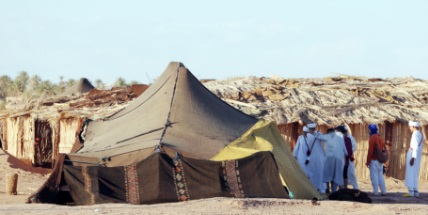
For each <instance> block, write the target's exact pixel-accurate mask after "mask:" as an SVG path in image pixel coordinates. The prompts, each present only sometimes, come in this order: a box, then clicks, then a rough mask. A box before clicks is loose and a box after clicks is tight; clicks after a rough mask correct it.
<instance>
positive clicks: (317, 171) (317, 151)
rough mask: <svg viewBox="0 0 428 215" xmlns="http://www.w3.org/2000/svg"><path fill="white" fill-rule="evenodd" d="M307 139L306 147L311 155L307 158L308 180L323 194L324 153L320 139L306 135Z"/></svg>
mask: <svg viewBox="0 0 428 215" xmlns="http://www.w3.org/2000/svg"><path fill="white" fill-rule="evenodd" d="M316 135H317V136H318V135H321V134H320V133H318V134H316ZM307 137H308V145H309V147H310V148H312V150H311V155H310V156H309V157H308V160H309V164H308V171H309V180H310V181H311V182H312V184H313V185H314V187H315V188H316V189H317V190H318V191H319V192H323V174H324V161H325V152H324V149H323V146H322V143H321V140H320V139H317V138H315V136H314V135H312V134H307Z"/></svg>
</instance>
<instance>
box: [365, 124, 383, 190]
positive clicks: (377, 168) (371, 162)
mask: <svg viewBox="0 0 428 215" xmlns="http://www.w3.org/2000/svg"><path fill="white" fill-rule="evenodd" d="M369 132H370V139H369V150H368V152H367V161H366V166H367V167H368V168H369V169H370V180H371V181H372V186H373V194H374V195H376V196H377V195H379V194H378V188H379V187H380V192H381V195H382V196H384V195H385V193H386V186H385V179H384V178H383V164H382V163H380V162H379V161H378V158H377V156H376V154H375V148H376V145H377V149H379V150H381V149H383V148H384V146H385V143H384V142H383V140H382V138H381V137H380V136H379V134H378V127H377V126H376V125H375V124H370V125H369Z"/></svg>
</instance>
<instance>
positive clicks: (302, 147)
mask: <svg viewBox="0 0 428 215" xmlns="http://www.w3.org/2000/svg"><path fill="white" fill-rule="evenodd" d="M308 132H309V129H308V127H306V126H304V127H303V134H302V135H300V136H299V137H298V138H297V142H296V146H295V147H294V150H293V156H294V158H296V160H297V163H299V165H300V167H301V168H302V170H303V172H304V173H305V174H306V176H307V177H308V178H309V172H308V166H307V165H306V164H305V162H306V158H307V155H306V152H307V151H308V149H309V148H308V140H307V139H308V138H307V134H308Z"/></svg>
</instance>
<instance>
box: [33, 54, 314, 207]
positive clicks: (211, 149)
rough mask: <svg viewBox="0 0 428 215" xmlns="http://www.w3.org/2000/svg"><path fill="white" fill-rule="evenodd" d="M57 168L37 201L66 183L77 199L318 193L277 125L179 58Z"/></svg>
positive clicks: (91, 130)
mask: <svg viewBox="0 0 428 215" xmlns="http://www.w3.org/2000/svg"><path fill="white" fill-rule="evenodd" d="M250 160H251V161H250ZM238 164H239V165H238ZM55 172H56V173H55V174H52V177H56V179H50V180H48V182H47V183H46V184H45V186H44V187H42V188H41V189H40V190H39V191H38V192H37V193H36V194H35V195H34V196H32V197H31V198H30V199H32V201H35V202H49V201H51V200H52V198H51V196H54V195H60V194H61V193H62V194H63V192H62V191H61V192H60V188H61V187H64V185H68V187H69V191H67V192H68V193H69V195H68V196H67V198H70V197H71V199H72V201H73V202H75V203H77V204H94V203H107V202H129V203H137V204H138V203H158V202H168V201H184V200H189V199H198V198H208V197H214V196H234V197H276V198H285V197H287V196H288V195H287V193H286V191H285V189H284V188H283V185H286V186H287V188H288V190H291V191H293V193H294V196H295V197H296V198H305V199H311V198H312V197H319V194H318V192H317V191H316V190H315V188H314V187H313V186H312V184H311V183H310V181H309V180H308V179H307V178H306V176H305V175H304V173H303V172H302V170H301V169H300V167H299V166H298V164H297V162H295V160H294V158H293V156H292V154H291V152H290V150H289V149H287V148H286V147H285V144H284V142H283V139H282V138H281V136H280V134H279V131H278V129H277V128H276V125H275V124H274V123H268V122H264V121H258V120H257V119H255V118H253V117H251V116H248V115H246V114H244V113H242V112H240V111H238V110H236V109H235V108H233V107H231V106H229V105H228V104H227V103H225V102H224V101H222V100H221V99H219V98H218V97H216V96H215V95H214V94H212V93H211V92H210V91H209V90H208V89H206V88H205V87H204V86H203V85H202V84H201V83H200V82H199V81H198V80H197V79H196V78H195V77H194V76H193V75H192V74H191V73H190V71H189V70H188V69H187V68H186V67H185V66H184V65H183V64H182V63H179V62H172V63H170V64H169V66H168V67H167V69H166V70H165V72H164V73H163V74H162V75H161V76H160V77H159V78H158V79H157V81H156V82H155V83H153V84H152V85H151V86H150V87H149V88H148V89H147V90H146V91H145V92H144V93H143V94H142V95H141V96H140V97H138V98H137V99H136V100H134V101H133V102H132V103H131V104H130V105H128V106H127V107H126V108H124V109H123V110H121V111H119V112H117V113H116V114H113V115H112V116H110V117H108V118H105V119H104V120H100V121H93V122H90V123H89V125H88V127H87V131H86V134H85V136H84V144H83V146H82V147H81V148H80V150H78V151H77V152H74V153H70V154H68V155H66V157H65V159H64V162H63V163H62V164H60V165H57V166H56V168H55ZM208 187H211V188H212V189H208ZM172 194H174V195H176V196H175V197H174V195H172ZM171 195H172V196H171ZM48 196H50V197H48ZM55 201H57V203H60V202H61V199H60V198H55ZM64 201H65V200H64Z"/></svg>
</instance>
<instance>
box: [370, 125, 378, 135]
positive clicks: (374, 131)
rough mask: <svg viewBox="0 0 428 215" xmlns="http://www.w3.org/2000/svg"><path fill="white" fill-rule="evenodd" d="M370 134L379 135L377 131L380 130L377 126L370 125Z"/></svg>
mask: <svg viewBox="0 0 428 215" xmlns="http://www.w3.org/2000/svg"><path fill="white" fill-rule="evenodd" d="M369 130H370V134H377V131H378V130H379V129H378V128H377V126H376V125H375V124H370V125H369Z"/></svg>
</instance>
